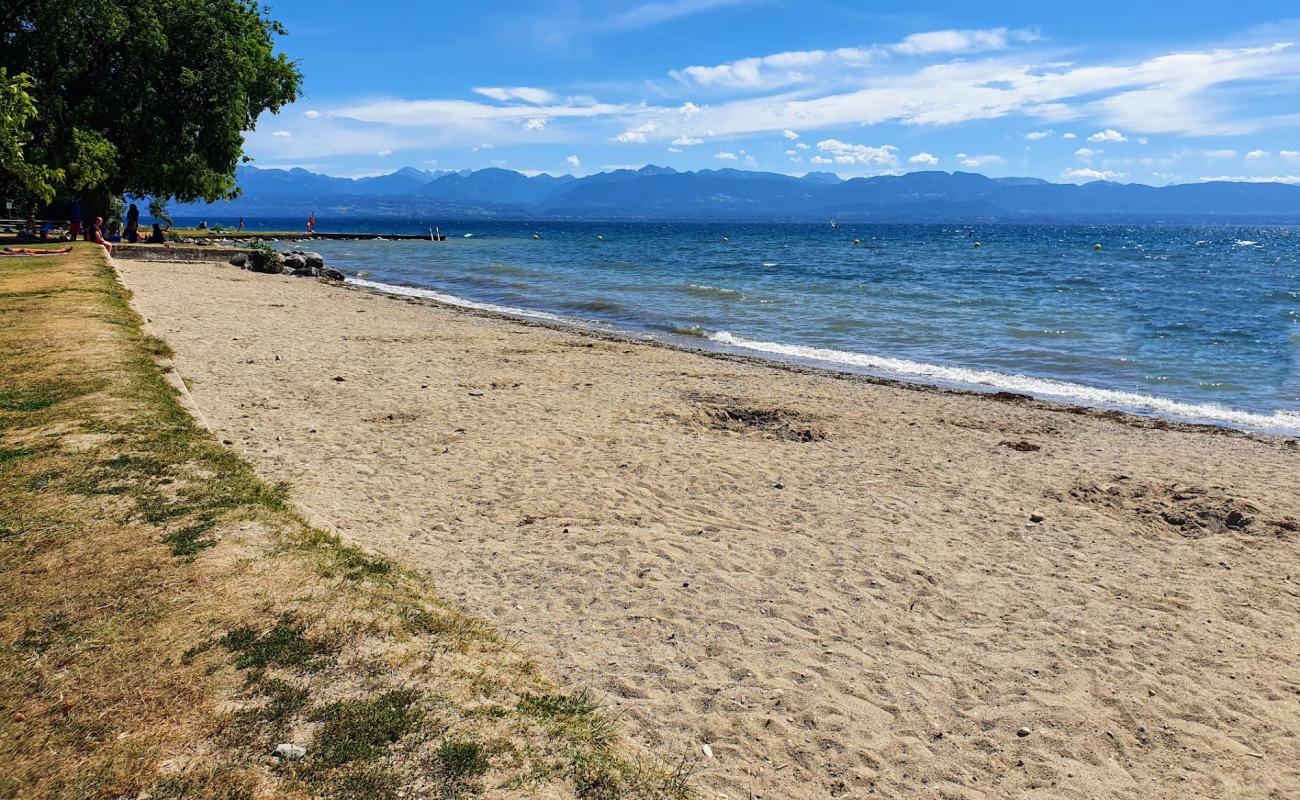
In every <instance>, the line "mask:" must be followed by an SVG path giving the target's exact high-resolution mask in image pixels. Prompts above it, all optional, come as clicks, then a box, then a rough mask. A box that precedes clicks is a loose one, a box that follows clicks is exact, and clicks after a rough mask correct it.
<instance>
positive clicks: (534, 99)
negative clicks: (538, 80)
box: [474, 86, 555, 106]
mask: <svg viewBox="0 0 1300 800" xmlns="http://www.w3.org/2000/svg"><path fill="white" fill-rule="evenodd" d="M474 91H475V92H477V93H478V94H481V95H483V96H484V97H490V98H492V99H493V100H497V101H500V102H502V103H504V102H506V101H508V100H522V101H524V102H525V103H532V104H533V105H536V106H539V105H542V104H544V103H551V102H554V101H555V95H553V94H551V93H550V92H548V91H546V90H545V89H535V88H533V87H531V86H515V87H513V88H506V87H502V86H481V87H479V88H476V89H475V90H474Z"/></svg>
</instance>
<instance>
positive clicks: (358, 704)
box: [312, 689, 421, 768]
mask: <svg viewBox="0 0 1300 800" xmlns="http://www.w3.org/2000/svg"><path fill="white" fill-rule="evenodd" d="M416 698H417V695H416V693H415V692H414V691H410V690H405V689H398V690H393V691H389V692H384V693H383V694H381V695H379V696H378V697H375V698H372V699H369V700H348V701H340V702H337V703H331V704H329V705H327V706H323V707H321V708H319V709H317V711H316V713H315V714H313V715H312V719H313V720H314V721H316V722H320V723H323V724H322V726H321V729H320V733H318V734H317V736H316V742H315V745H314V747H315V750H316V753H315V756H314V757H313V763H315V764H317V765H319V766H323V767H327V768H328V767H338V766H342V765H344V764H348V763H351V762H354V761H373V760H374V759H376V758H378V757H379V755H380V754H381V753H383V752H384V750H385V748H387V747H388V746H389V745H390V744H393V743H395V742H397V741H398V740H399V739H401V738H402V737H403V736H404V735H406V733H407V732H408V731H409V730H411V728H412V727H413V726H414V725H415V724H416V722H418V721H419V719H420V717H421V713H420V710H419V709H418V708H416V706H415V700H416Z"/></svg>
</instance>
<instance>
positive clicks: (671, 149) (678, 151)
mask: <svg viewBox="0 0 1300 800" xmlns="http://www.w3.org/2000/svg"><path fill="white" fill-rule="evenodd" d="M668 152H670V153H680V152H682V149H681V148H680V147H670V148H668Z"/></svg>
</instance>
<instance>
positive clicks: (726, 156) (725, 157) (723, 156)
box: [713, 150, 736, 161]
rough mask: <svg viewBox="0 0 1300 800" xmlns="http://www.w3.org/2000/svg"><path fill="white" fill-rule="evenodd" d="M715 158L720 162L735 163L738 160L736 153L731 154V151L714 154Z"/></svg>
mask: <svg viewBox="0 0 1300 800" xmlns="http://www.w3.org/2000/svg"><path fill="white" fill-rule="evenodd" d="M713 157H714V158H716V159H718V160H719V161H735V160H736V154H735V153H732V152H729V151H727V150H723V151H722V152H719V153H714V154H713Z"/></svg>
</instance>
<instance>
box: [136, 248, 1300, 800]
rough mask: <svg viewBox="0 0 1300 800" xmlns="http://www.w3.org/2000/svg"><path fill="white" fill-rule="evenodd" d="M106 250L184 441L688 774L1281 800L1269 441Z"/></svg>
mask: <svg viewBox="0 0 1300 800" xmlns="http://www.w3.org/2000/svg"><path fill="white" fill-rule="evenodd" d="M118 266H119V270H120V272H121V273H122V275H123V279H124V281H125V283H126V285H127V286H128V287H129V288H131V289H132V290H133V291H134V292H135V300H136V303H137V304H138V306H139V307H140V308H141V310H142V311H143V313H144V314H145V315H146V316H147V317H148V318H149V319H150V321H151V323H152V326H153V328H154V331H155V332H156V333H158V334H159V335H161V336H163V337H165V338H166V339H167V341H168V342H169V343H170V344H171V345H172V346H173V348H174V349H175V350H176V353H177V355H176V359H175V364H176V368H177V370H178V371H179V372H180V373H181V375H182V376H183V377H185V378H186V379H188V380H189V381H190V382H191V383H192V394H193V397H194V399H195V401H196V402H197V404H198V407H199V408H200V409H201V410H202V413H203V414H204V416H205V417H206V419H207V420H208V422H209V423H210V424H211V425H212V426H213V428H214V429H215V430H216V431H217V432H218V435H219V436H221V438H223V439H225V440H228V441H229V442H230V443H231V445H232V446H233V447H234V448H235V449H237V450H238V451H239V452H241V453H242V454H243V455H245V456H246V457H248V458H249V459H250V460H251V461H253V462H254V463H255V464H257V466H258V467H259V469H260V470H261V471H262V472H263V473H264V475H265V476H266V477H268V478H270V479H271V480H276V481H279V480H283V481H287V482H288V483H289V484H290V485H291V487H292V490H291V495H292V497H293V498H294V500H295V501H296V502H298V503H299V504H300V505H301V506H303V507H304V508H305V509H307V510H308V512H309V513H310V514H311V515H312V516H313V519H314V520H316V521H318V522H321V523H324V524H326V525H328V526H329V527H331V528H333V529H336V530H338V531H339V532H340V533H341V534H342V535H343V536H344V537H346V538H347V539H348V540H350V541H353V542H356V543H358V544H360V545H363V546H365V547H367V548H371V549H373V550H375V551H378V552H381V553H384V554H386V555H389V556H392V557H394V558H396V559H399V560H401V561H402V562H404V563H405V564H407V565H410V566H412V567H415V568H418V569H421V570H423V571H426V572H427V573H428V574H429V575H430V576H431V578H432V579H433V580H434V581H435V583H436V585H437V586H438V587H440V589H441V591H442V592H443V593H444V594H445V595H446V596H447V597H449V598H450V599H453V600H455V601H457V602H458V603H460V604H461V605H462V606H464V607H465V608H466V609H468V610H469V611H471V612H473V613H475V614H477V615H480V616H481V617H483V618H485V619H487V620H489V621H491V622H492V623H493V624H494V625H496V626H497V627H498V628H499V629H500V630H502V631H504V632H506V633H507V634H509V635H510V636H512V637H513V638H515V639H517V640H518V641H519V643H520V644H521V646H522V647H524V648H526V649H528V650H529V651H530V652H532V653H534V654H535V655H536V656H537V657H538V658H539V660H540V661H541V662H542V663H543V664H544V665H545V666H546V667H547V668H548V669H549V671H550V672H551V674H552V675H554V676H556V677H558V678H559V679H561V680H563V681H565V682H566V683H567V684H569V685H570V686H572V687H589V688H590V689H592V690H593V691H595V692H596V693H597V694H598V695H599V696H600V697H601V698H602V699H604V700H605V701H606V702H607V703H608V704H609V705H610V706H611V707H612V708H613V709H614V710H615V711H616V712H617V713H618V714H619V715H620V716H621V718H622V720H623V725H624V728H625V730H626V732H627V733H628V735H629V736H630V737H631V738H633V739H634V740H635V741H638V742H640V743H642V744H644V745H645V746H647V747H649V748H652V749H653V750H655V751H656V752H658V753H660V754H661V755H663V756H665V757H668V758H674V757H682V756H685V757H686V758H688V759H691V760H694V761H697V762H698V766H699V769H700V772H699V776H698V781H699V783H700V785H701V786H703V787H704V788H705V789H706V794H707V795H709V796H719V797H731V798H746V797H750V796H753V797H759V798H772V799H773V800H775V799H777V798H823V797H835V796H838V797H864V796H872V795H873V794H874V795H878V796H886V797H945V798H947V797H953V798H958V797H960V798H968V797H969V798H978V797H1021V796H1032V797H1062V798H1095V797H1125V798H1129V797H1131V798H1144V800H1145V799H1146V798H1152V797H1169V798H1174V797H1177V798H1187V797H1258V798H1283V797H1296V796H1300V547H1298V546H1297V541H1298V540H1300V448H1298V447H1297V444H1296V442H1295V441H1294V440H1292V439H1287V438H1285V437H1257V436H1241V435H1232V434H1223V433H1213V432H1205V431H1199V430H1195V429H1187V430H1178V429H1162V428H1159V427H1152V426H1149V425H1133V424H1127V423H1126V422H1125V421H1124V420H1123V419H1114V418H1110V417H1109V416H1106V415H1096V414H1077V413H1071V411H1070V410H1069V409H1067V408H1065V407H1052V406H1047V405H1045V404H1026V403H1017V402H998V401H996V400H992V399H989V398H987V397H981V396H974V395H968V394H961V393H948V392H934V391H922V390H917V389H910V388H905V387H898V386H889V385H875V384H873V383H870V382H863V381H855V380H846V379H840V378H836V377H834V376H829V375H823V374H817V373H811V372H799V371H791V370H783V369H774V368H771V367H768V366H764V365H762V364H759V363H754V362H749V361H744V360H736V359H717V358H709V357H706V356H702V355H698V354H692V353H686V352H680V351H675V350H670V349H666V348H660V347H646V346H640V345H637V344H631V343H627V342H621V341H610V340H606V339H600V338H596V337H592V336H587V335H583V334H581V333H578V332H572V331H563V330H555V329H550V328H544V327H538V326H530V325H523V324H519V323H517V322H512V321H507V320H502V319H495V318H490V317H485V316H482V315H476V314H472V313H468V312H464V311H460V310H456V309H450V308H445V307H439V306H432V305H428V304H415V303H410V302H405V301H402V300H400V299H395V298H390V297H384V296H379V295H376V294H372V293H368V292H362V291H357V290H352V289H346V288H340V287H332V286H327V285H324V284H320V283H317V282H314V281H310V280H305V279H295V278H286V277H278V276H277V277H272V276H264V275H253V274H250V273H247V272H243V271H240V270H237V269H235V268H233V267H224V266H214V265H208V264H157V263H136V262H126V261H121V262H119V265H118ZM705 745H707V748H706V747H705ZM706 750H707V751H708V752H709V753H711V755H707V754H706Z"/></svg>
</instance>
